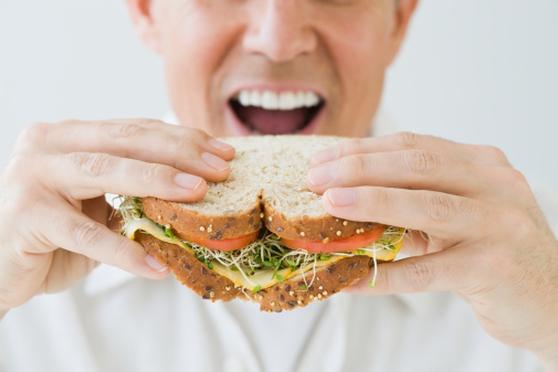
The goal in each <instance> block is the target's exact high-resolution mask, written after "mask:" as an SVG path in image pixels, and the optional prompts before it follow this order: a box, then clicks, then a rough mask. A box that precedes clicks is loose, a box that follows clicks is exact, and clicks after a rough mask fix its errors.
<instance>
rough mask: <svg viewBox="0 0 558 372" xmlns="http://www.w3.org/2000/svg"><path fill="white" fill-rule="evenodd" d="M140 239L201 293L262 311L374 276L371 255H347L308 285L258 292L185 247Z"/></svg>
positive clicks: (297, 280)
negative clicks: (237, 284) (254, 304)
mask: <svg viewBox="0 0 558 372" xmlns="http://www.w3.org/2000/svg"><path fill="white" fill-rule="evenodd" d="M136 240H137V241H138V242H139V243H140V244H141V245H142V246H143V247H144V249H145V251H146V252H147V253H148V254H150V255H151V256H153V257H155V258H156V259H157V260H158V261H159V262H161V263H163V264H165V265H167V266H168V267H169V269H170V270H171V271H172V272H173V274H174V275H175V276H176V278H177V279H178V280H179V281H180V282H181V283H182V284H184V285H186V286H187V287H189V288H191V289H192V290H193V291H194V292H196V293H197V294H198V295H199V296H201V297H203V298H204V299H207V300H211V301H218V300H221V301H230V300H232V299H235V298H240V299H250V300H252V301H254V302H257V303H259V304H260V309H261V310H262V311H273V312H281V311H283V310H293V309H295V308H298V307H303V306H306V305H308V304H310V303H312V302H314V301H320V300H325V299H326V298H328V297H329V296H331V295H333V294H335V293H337V292H339V291H341V290H342V289H344V288H346V287H349V286H351V285H352V284H354V283H356V282H358V281H360V280H363V279H365V278H366V277H368V276H369V275H370V270H371V258H369V257H367V256H354V257H347V258H343V259H342V260H339V261H337V262H335V263H333V264H331V265H328V266H325V267H322V268H320V269H319V270H317V271H316V275H315V277H314V280H313V281H312V283H311V284H310V285H308V286H307V285H306V283H307V282H308V281H305V280H304V279H303V278H302V276H298V277H293V278H291V279H289V280H286V281H284V282H281V283H277V284H275V285H273V286H271V287H269V288H266V289H262V290H261V291H259V292H257V293H252V292H250V291H242V290H241V289H239V288H235V286H234V284H233V282H232V281H230V280H229V279H227V278H225V277H224V276H221V275H219V274H217V273H215V272H213V271H212V270H209V269H208V268H207V266H206V265H204V264H203V263H202V262H200V261H199V260H198V259H197V258H196V257H194V256H193V255H192V254H191V253H189V252H188V251H186V250H184V249H182V248H181V247H179V246H177V245H174V244H169V243H165V242H163V241H160V240H158V239H156V238H154V237H152V236H151V235H148V234H144V233H141V232H138V234H137V236H136Z"/></svg>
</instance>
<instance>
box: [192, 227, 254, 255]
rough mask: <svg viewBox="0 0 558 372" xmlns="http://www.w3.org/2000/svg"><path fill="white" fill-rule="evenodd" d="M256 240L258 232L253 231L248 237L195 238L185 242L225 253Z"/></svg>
mask: <svg viewBox="0 0 558 372" xmlns="http://www.w3.org/2000/svg"><path fill="white" fill-rule="evenodd" d="M257 238H258V232H257V231H255V232H253V233H250V234H248V235H244V236H240V237H238V238H232V239H224V240H215V239H208V238H204V237H198V236H197V237H195V238H192V239H187V240H188V241H191V242H192V243H196V244H199V245H201V246H203V247H206V248H209V249H214V250H217V251H225V252H227V251H234V250H235V249H240V248H244V247H246V246H247V245H248V244H250V243H252V242H254V241H255V240H256V239H257Z"/></svg>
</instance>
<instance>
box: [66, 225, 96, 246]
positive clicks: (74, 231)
mask: <svg viewBox="0 0 558 372" xmlns="http://www.w3.org/2000/svg"><path fill="white" fill-rule="evenodd" d="M102 235H103V231H102V228H101V226H100V225H99V224H98V223H97V222H94V221H80V222H74V224H73V226H72V228H71V236H73V238H74V241H75V243H76V244H77V245H78V246H81V247H87V246H90V245H93V244H95V243H97V242H99V240H100V239H101V238H102Z"/></svg>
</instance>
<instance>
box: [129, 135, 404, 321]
mask: <svg viewBox="0 0 558 372" xmlns="http://www.w3.org/2000/svg"><path fill="white" fill-rule="evenodd" d="M345 139H346V138H343V137H331V136H296V135H282V136H257V137H228V138H221V140H222V141H224V142H227V143H229V144H231V145H232V146H234V147H235V149H236V155H235V159H234V160H233V161H232V162H231V174H230V176H229V178H228V179H227V180H226V181H224V182H220V183H209V189H208V192H207V194H206V196H205V197H204V199H203V200H202V201H199V202H195V203H176V202H169V201H164V200H160V199H157V198H151V197H150V198H143V199H142V206H143V214H144V215H145V216H146V217H148V218H149V219H150V220H151V221H154V222H156V223H157V224H159V225H166V226H170V227H172V230H173V233H174V234H175V235H176V237H178V238H180V239H183V240H186V241H187V240H188V237H189V236H190V237H191V236H200V235H202V236H203V237H206V238H209V239H214V240H225V239H231V238H237V237H239V236H243V235H247V234H249V233H253V232H255V231H259V230H260V229H261V228H262V227H263V226H265V227H266V228H267V229H268V230H269V231H271V232H273V233H275V234H276V235H278V236H280V237H282V238H287V239H305V240H313V241H323V242H331V241H334V240H337V239H343V238H347V237H351V236H354V235H357V234H362V233H364V232H367V231H370V230H373V229H375V228H378V226H381V227H382V228H383V227H384V226H382V225H379V224H376V223H370V222H355V221H347V220H343V219H339V218H335V217H333V216H331V215H329V214H328V213H327V212H326V211H325V210H324V208H323V206H322V200H321V196H320V195H318V194H315V193H313V192H312V191H310V190H309V189H308V188H307V185H306V177H307V172H308V168H309V160H310V158H311V156H312V155H313V154H315V153H317V152H318V151H320V150H323V149H325V148H328V147H332V146H335V145H338V144H339V143H340V142H341V141H343V140H345ZM151 228H153V226H152V227H151ZM155 228H157V227H156V226H155ZM147 230H149V229H147V228H146V229H144V231H147ZM132 236H133V235H132ZM154 236H157V238H156V237H154ZM135 238H136V240H138V241H139V242H140V243H141V244H142V245H143V246H144V248H145V250H146V252H147V253H149V254H150V255H152V256H154V257H156V258H157V259H158V260H159V261H160V262H161V263H163V264H165V265H167V266H168V267H169V268H170V269H171V271H172V272H173V273H174V274H175V276H176V277H177V279H178V280H179V281H180V282H182V283H183V284H185V285H186V286H188V287H190V288H191V289H193V290H194V291H195V292H196V293H197V294H198V295H200V296H202V297H203V298H206V299H210V300H212V301H216V300H223V301H228V300H231V299H233V298H248V299H251V300H253V301H255V302H258V303H259V304H260V307H261V309H262V310H265V311H282V310H290V309H293V308H296V307H300V306H305V305H307V304H308V303H310V302H312V301H314V300H322V299H325V298H327V297H329V296H331V295H332V294H334V293H337V292H339V291H340V290H342V289H343V288H345V287H347V286H350V285H352V284H353V283H355V282H357V281H360V280H362V279H364V278H366V277H367V276H368V275H369V274H370V270H371V267H372V265H373V260H372V258H371V257H369V256H365V255H361V256H349V257H336V258H335V259H333V260H331V262H329V261H328V262H327V263H325V264H320V265H318V266H314V272H312V273H311V274H307V273H306V274H305V273H303V272H302V273H301V272H298V271H297V272H292V275H291V276H289V277H287V278H286V280H283V281H281V282H274V284H273V285H271V284H270V286H263V287H262V288H261V289H259V290H258V291H253V290H250V289H248V290H247V288H246V287H243V286H242V285H239V283H240V282H239V281H238V280H237V281H236V282H235V281H234V280H235V279H234V278H233V277H232V276H228V277H227V276H224V275H220V274H219V272H221V273H223V271H219V270H218V267H216V268H215V270H212V269H211V268H209V267H208V266H207V265H206V263H204V262H202V261H200V260H199V259H198V258H196V257H195V255H194V253H193V251H192V250H190V249H188V248H187V247H186V249H185V248H184V247H181V246H180V245H176V244H172V241H171V240H169V239H165V236H163V235H161V232H160V231H159V232H158V233H155V234H153V233H151V235H148V234H145V233H139V234H136V236H135ZM165 240H166V241H165ZM397 249H398V248H397ZM396 253H397V251H396V250H394V251H389V252H387V251H385V252H384V251H381V252H379V253H378V255H377V257H376V258H377V260H378V261H389V260H392V259H394V257H395V255H396ZM221 270H222V268H221ZM225 274H228V273H225ZM309 277H311V280H310V281H309V280H308V278H309ZM231 278H233V279H231ZM252 289H253V288H252Z"/></svg>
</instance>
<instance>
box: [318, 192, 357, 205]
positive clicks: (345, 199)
mask: <svg viewBox="0 0 558 372" xmlns="http://www.w3.org/2000/svg"><path fill="white" fill-rule="evenodd" d="M325 197H326V198H327V200H328V201H329V202H330V203H331V205H333V206H334V207H346V206H349V205H352V204H355V202H356V192H355V190H353V189H330V190H327V191H326V193H325Z"/></svg>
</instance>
